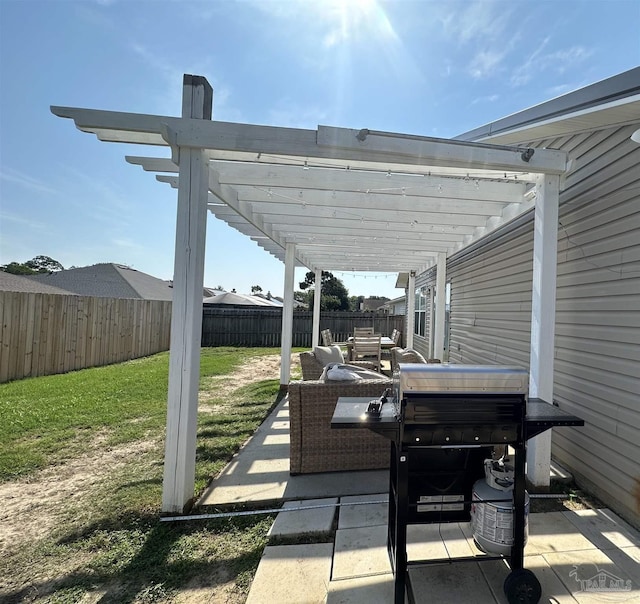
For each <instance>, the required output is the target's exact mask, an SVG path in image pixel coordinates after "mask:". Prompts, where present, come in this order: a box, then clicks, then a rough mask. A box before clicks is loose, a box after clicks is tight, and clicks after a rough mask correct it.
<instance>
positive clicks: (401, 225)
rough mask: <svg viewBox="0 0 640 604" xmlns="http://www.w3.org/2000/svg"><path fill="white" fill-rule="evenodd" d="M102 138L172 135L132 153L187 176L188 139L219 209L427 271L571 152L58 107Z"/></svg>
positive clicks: (277, 236)
mask: <svg viewBox="0 0 640 604" xmlns="http://www.w3.org/2000/svg"><path fill="white" fill-rule="evenodd" d="M52 111H53V113H54V114H55V115H58V116H60V117H65V118H70V119H73V120H74V122H75V124H76V126H77V127H78V128H79V129H80V130H82V131H84V132H90V133H93V134H95V135H96V136H97V137H98V138H99V139H100V140H103V141H112V142H119V143H132V144H140V143H142V144H148V145H156V146H164V147H170V148H171V149H172V158H171V159H167V158H158V157H127V161H129V162H130V163H132V164H137V165H140V166H142V168H143V169H145V170H147V171H150V172H154V173H156V174H157V179H158V180H159V181H161V182H166V183H168V184H170V185H171V186H173V187H177V186H178V165H179V156H180V149H181V148H191V149H193V148H195V149H201V150H203V151H204V152H205V154H206V157H208V161H209V163H208V165H209V202H208V208H209V211H210V212H211V213H212V214H213V215H215V216H216V217H217V218H219V219H220V220H223V221H225V222H226V223H227V224H228V225H229V226H231V227H233V228H234V229H236V230H238V231H239V232H241V233H243V234H245V235H246V236H248V237H250V238H251V239H252V240H253V241H255V243H256V244H257V245H258V246H260V247H261V248H263V249H264V250H266V251H267V252H269V253H270V254H272V255H273V256H275V257H276V258H278V259H280V260H282V261H284V256H285V246H286V245H287V244H289V243H292V244H294V245H295V257H296V263H297V264H298V265H300V266H306V267H308V268H309V269H310V270H318V269H322V270H329V271H331V270H335V271H375V272H395V273H397V272H398V271H415V272H416V273H420V272H422V271H424V270H426V269H427V268H429V267H430V266H431V265H433V264H434V263H435V261H436V258H437V257H438V255H439V254H446V255H447V256H448V255H451V254H453V253H455V252H457V251H458V250H460V249H462V248H464V247H466V246H468V245H470V244H472V243H474V242H475V241H477V240H478V239H480V238H482V237H484V236H485V235H488V234H489V233H491V232H492V231H494V230H495V229H496V228H498V227H500V226H501V225H503V224H505V223H506V222H509V221H511V220H513V219H515V218H517V217H518V216H520V215H521V214H523V213H524V212H526V211H528V210H529V209H531V208H532V207H533V205H534V203H535V184H536V182H537V181H538V179H539V176H540V175H542V174H562V173H563V172H564V171H565V170H566V166H567V157H566V154H565V153H564V152H560V151H555V150H551V149H535V150H533V149H528V148H524V147H514V146H505V145H492V144H483V143H475V142H474V143H470V142H462V141H457V140H450V139H438V138H430V137H422V136H412V135H406V134H395V133H389V132H379V131H370V130H366V129H360V130H356V129H347V128H334V127H329V126H319V127H318V128H317V129H316V130H305V129H294V128H280V127H273V126H260V125H251V124H237V123H229V122H219V121H210V120H196V119H189V118H176V117H168V116H158V115H143V114H133V113H116V112H110V111H99V110H91V109H79V108H68V107H52Z"/></svg>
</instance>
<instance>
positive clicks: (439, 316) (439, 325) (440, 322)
mask: <svg viewBox="0 0 640 604" xmlns="http://www.w3.org/2000/svg"><path fill="white" fill-rule="evenodd" d="M437 271H438V272H437V273H436V316H435V326H434V327H435V329H434V331H435V338H434V346H433V356H434V357H437V358H438V359H441V360H443V359H444V324H445V314H446V305H447V297H446V295H445V289H446V287H447V255H446V254H445V253H444V252H439V253H438V267H437Z"/></svg>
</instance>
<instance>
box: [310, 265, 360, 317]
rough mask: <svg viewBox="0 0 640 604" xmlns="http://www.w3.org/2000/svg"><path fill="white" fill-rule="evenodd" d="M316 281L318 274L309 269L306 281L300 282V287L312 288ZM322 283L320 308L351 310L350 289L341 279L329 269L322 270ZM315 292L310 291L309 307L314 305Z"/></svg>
mask: <svg viewBox="0 0 640 604" xmlns="http://www.w3.org/2000/svg"><path fill="white" fill-rule="evenodd" d="M315 281H316V274H315V273H314V272H312V271H309V272H308V273H307V274H306V275H305V279H304V281H301V282H300V284H299V285H300V289H302V290H305V289H308V288H310V287H311V286H312V285H314V284H315ZM320 285H321V297H320V310H349V291H348V290H347V288H346V287H345V285H344V283H342V281H341V280H340V279H338V278H337V277H335V276H334V275H333V274H332V273H330V272H328V271H322V277H321V281H320ZM313 294H314V292H311V291H310V292H308V296H309V297H308V304H309V308H312V307H313Z"/></svg>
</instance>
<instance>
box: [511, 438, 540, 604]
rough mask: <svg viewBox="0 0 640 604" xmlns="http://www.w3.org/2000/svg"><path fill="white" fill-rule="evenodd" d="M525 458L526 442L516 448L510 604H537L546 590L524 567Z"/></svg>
mask: <svg viewBox="0 0 640 604" xmlns="http://www.w3.org/2000/svg"><path fill="white" fill-rule="evenodd" d="M525 457H526V447H525V444H524V441H521V442H520V443H518V446H517V447H516V448H515V468H514V470H515V475H514V485H513V507H514V510H513V547H512V548H511V559H510V561H509V565H510V566H511V572H510V573H509V575H507V578H506V579H505V581H504V585H503V589H504V594H505V596H507V601H508V602H509V604H537V603H538V602H539V601H540V597H541V596H542V588H541V587H540V582H539V581H538V579H537V578H536V576H535V575H534V574H533V573H532V572H531V571H530V570H527V569H526V568H523V566H524V532H525V522H526V518H525V512H526V510H525V482H526V479H525Z"/></svg>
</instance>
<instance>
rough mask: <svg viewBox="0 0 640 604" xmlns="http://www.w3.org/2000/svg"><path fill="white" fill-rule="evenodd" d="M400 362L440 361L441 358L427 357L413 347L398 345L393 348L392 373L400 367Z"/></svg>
mask: <svg viewBox="0 0 640 604" xmlns="http://www.w3.org/2000/svg"><path fill="white" fill-rule="evenodd" d="M399 363H440V359H425V358H424V357H423V356H422V355H421V354H420V353H419V352H418V351H416V350H413V349H412V348H400V347H399V346H396V347H394V348H392V349H391V373H393V372H394V371H396V370H397V369H398V364H399Z"/></svg>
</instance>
